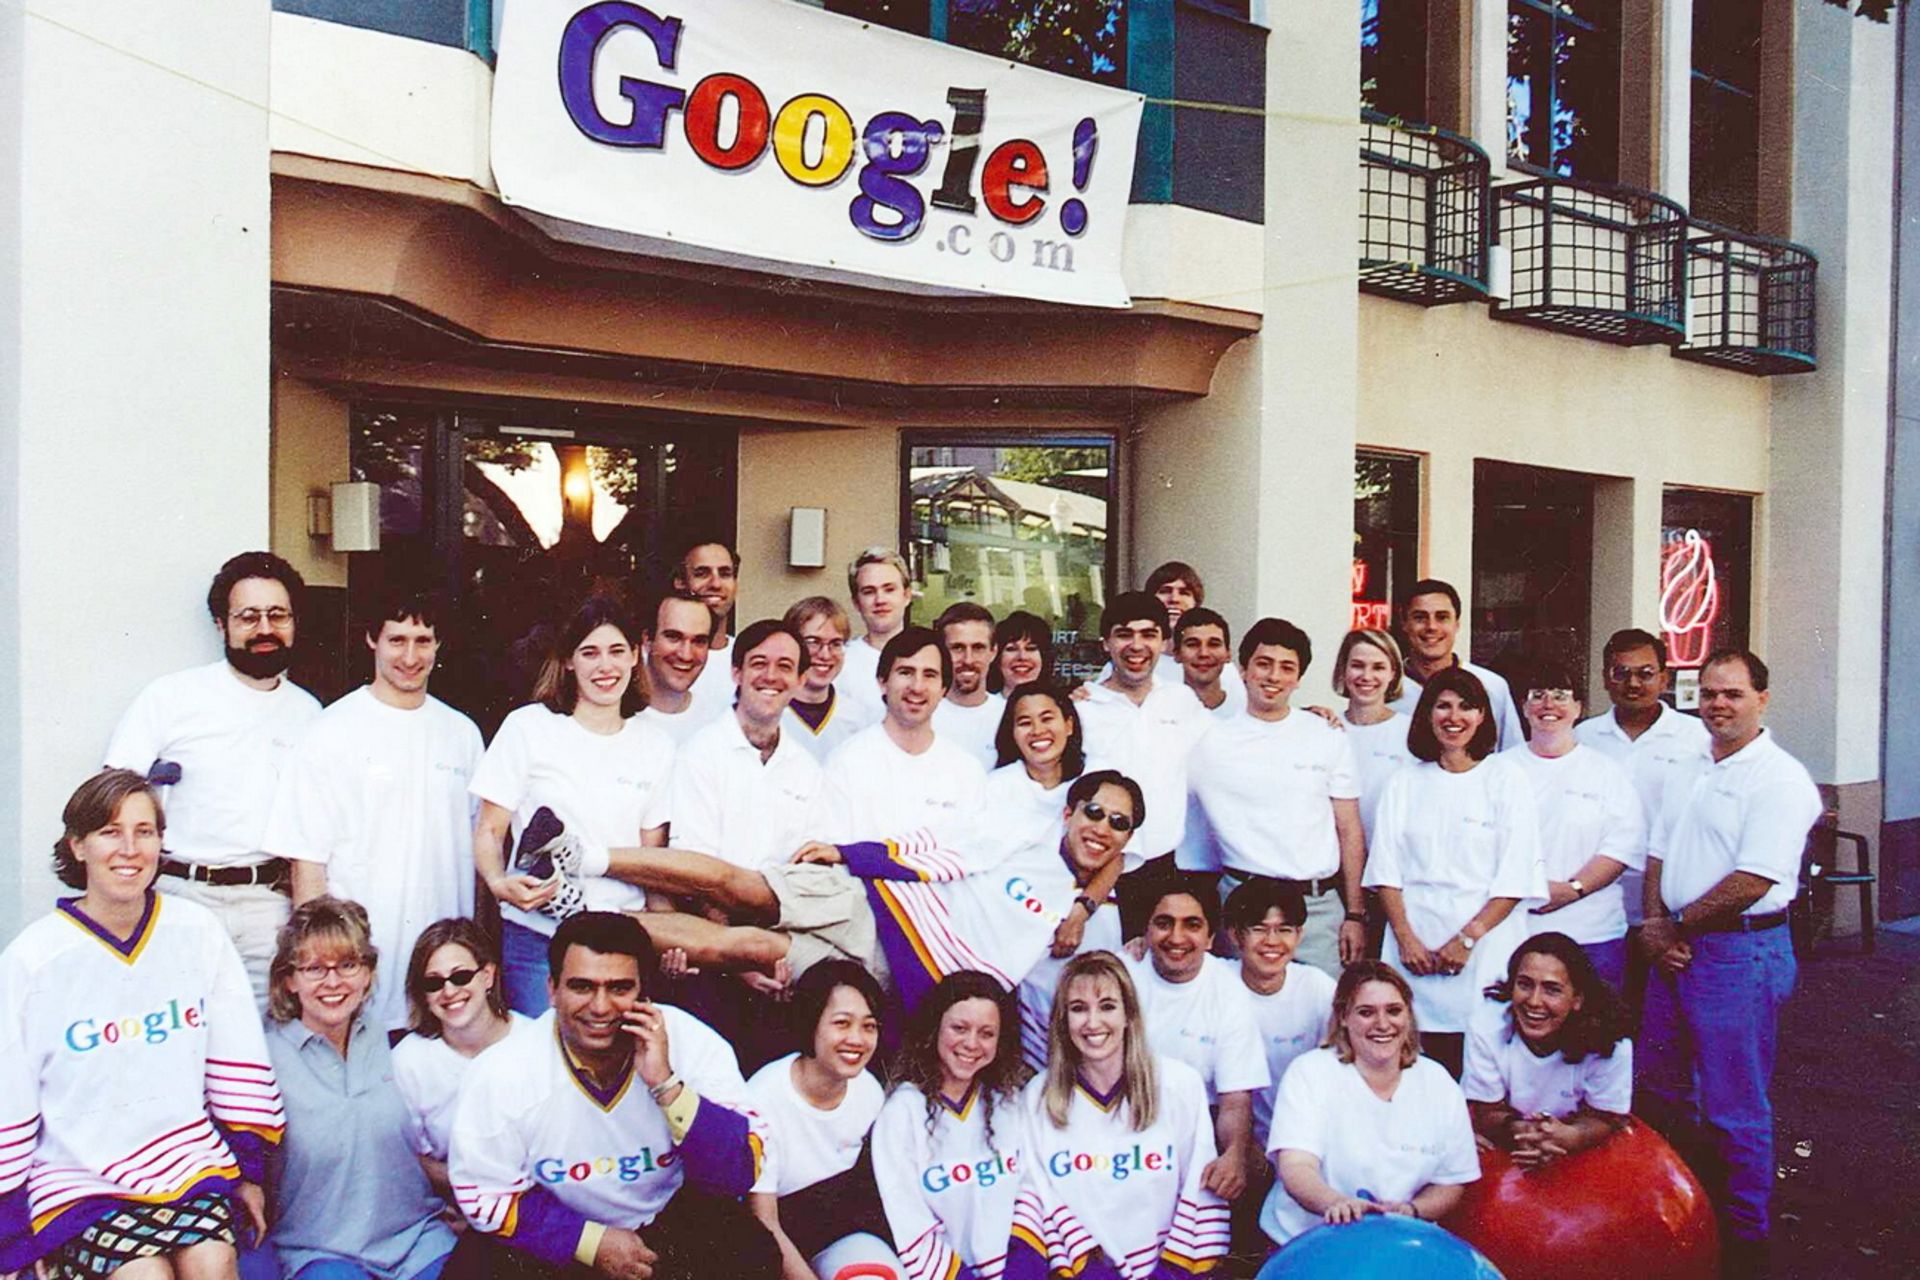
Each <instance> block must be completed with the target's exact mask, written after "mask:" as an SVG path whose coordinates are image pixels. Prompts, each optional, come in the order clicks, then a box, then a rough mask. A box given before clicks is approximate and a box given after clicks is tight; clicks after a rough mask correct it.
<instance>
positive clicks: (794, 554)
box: [787, 507, 827, 569]
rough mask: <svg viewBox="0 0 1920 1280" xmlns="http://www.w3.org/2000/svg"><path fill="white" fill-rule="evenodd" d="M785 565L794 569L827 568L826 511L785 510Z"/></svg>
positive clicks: (815, 508)
mask: <svg viewBox="0 0 1920 1280" xmlns="http://www.w3.org/2000/svg"><path fill="white" fill-rule="evenodd" d="M787 565H788V567H789V568H794V569H824V568H826V567H827V509H826V508H825V507H789V508H788V509H787Z"/></svg>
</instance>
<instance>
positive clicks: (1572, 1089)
mask: <svg viewBox="0 0 1920 1280" xmlns="http://www.w3.org/2000/svg"><path fill="white" fill-rule="evenodd" d="M1626 1035H1627V1015H1626V1011H1625V1009H1624V1008H1623V1007H1622V1005H1621V1003H1620V998H1619V997H1618V996H1616V995H1615V994H1614V991H1613V988H1612V987H1611V986H1610V985H1608V984H1607V983H1606V982H1605V981H1604V980H1602V979H1601V977H1600V975H1599V973H1598V972H1597V971H1596V970H1595V969H1594V966H1593V961H1592V960H1590V959H1588V957H1587V953H1586V951H1585V950H1584V949H1583V948H1582V947H1581V946H1580V944H1579V943H1577V942H1575V941H1574V940H1573V939H1572V938H1569V937H1568V936H1567V935H1566V934H1564V933H1541V934H1536V935H1534V936H1533V937H1531V938H1528V939H1527V940H1526V941H1525V942H1524V943H1522V944H1521V945H1520V947H1519V949H1518V950H1516V951H1515V952H1514V953H1513V957H1512V959H1510V960H1509V961H1508V962H1507V977H1506V980H1505V981H1503V982H1496V983H1494V984H1493V985H1492V986H1490V987H1488V988H1487V999H1486V1002H1485V1004H1483V1005H1482V1006H1481V1008H1480V1009H1479V1010H1478V1011H1477V1012H1476V1014H1475V1016H1474V1019H1473V1024H1472V1026H1471V1028H1470V1029H1469V1030H1468V1033H1467V1062H1466V1071H1465V1073H1464V1074H1463V1075H1462V1076H1461V1079H1460V1085H1461V1088H1462V1090H1463V1091H1464V1092H1465V1093H1466V1095H1467V1101H1468V1105H1469V1107H1470V1108H1471V1110H1472V1112H1473V1127H1474V1132H1475V1133H1476V1134H1477V1135H1478V1137H1479V1139H1480V1141H1481V1142H1482V1143H1483V1144H1487V1145H1493V1146H1500V1147H1506V1148H1509V1149H1511V1150H1512V1152H1513V1160H1514V1163H1515V1164H1518V1165H1522V1166H1526V1167H1538V1166H1540V1165H1543V1164H1546V1163H1548V1162H1549V1161H1552V1160H1556V1159H1558V1158H1560V1157H1561V1156H1569V1155H1572V1154H1573V1153H1574V1152H1576V1151H1580V1150H1584V1149H1585V1148H1587V1147H1590V1146H1592V1145H1593V1144H1594V1143H1596V1142H1599V1141H1601V1140H1602V1139H1604V1138H1606V1137H1608V1136H1610V1135H1611V1134H1612V1133H1613V1132H1614V1131H1615V1130H1616V1129H1618V1128H1619V1127H1620V1126H1621V1125H1623V1124H1625V1123H1626V1120H1627V1110H1628V1108H1629V1107H1630V1106H1631V1105H1632V1102H1633V1042H1632V1041H1631V1040H1628V1039H1627V1038H1626Z"/></svg>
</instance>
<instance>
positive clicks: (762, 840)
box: [673, 715, 827, 870]
mask: <svg viewBox="0 0 1920 1280" xmlns="http://www.w3.org/2000/svg"><path fill="white" fill-rule="evenodd" d="M826 786H827V782H826V774H825V773H824V772H823V771H822V770H821V768H820V765H819V762H817V761H816V760H815V759H814V758H813V755H812V753H810V752H809V751H808V750H807V749H806V748H805V747H804V746H802V745H801V744H800V743H799V741H798V740H797V739H796V738H795V737H794V735H793V734H792V733H790V732H788V731H787V728H786V726H785V725H784V724H783V725H782V727H781V732H780V740H779V741H778V742H777V743H776V744H775V745H774V748H773V754H772V755H771V756H769V757H767V759H766V760H765V762H762V761H761V759H760V748H758V747H756V746H754V745H753V744H752V743H751V742H748V741H747V735H746V733H745V731H744V730H742V729H741V727H740V718H739V717H738V716H737V715H726V716H722V717H721V718H720V719H718V720H716V721H714V722H713V723H712V724H710V725H708V726H707V727H706V728H704V729H702V730H701V731H700V732H699V733H696V734H694V735H693V737H692V738H691V739H690V740H689V741H688V742H687V744H686V746H684V747H683V748H682V749H681V751H680V755H679V758H678V760H677V761H676V762H675V764H674V771H673V847H674V848H676V849H687V850H691V851H692V852H694V853H707V854H712V855H713V856H714V857H716V858H724V859H726V860H727V861H728V862H731V863H733V864H735V865H736V866H742V867H747V868H749V869H751V870H758V869H759V868H761V867H764V866H767V865H769V864H771V863H775V862H786V861H787V860H788V859H790V858H791V857H792V856H793V853H794V850H796V849H798V848H799V847H800V846H801V845H803V844H805V843H806V842H807V841H809V840H818V839H821V838H822V837H823V836H824V835H825V834H826V830H827V810H826Z"/></svg>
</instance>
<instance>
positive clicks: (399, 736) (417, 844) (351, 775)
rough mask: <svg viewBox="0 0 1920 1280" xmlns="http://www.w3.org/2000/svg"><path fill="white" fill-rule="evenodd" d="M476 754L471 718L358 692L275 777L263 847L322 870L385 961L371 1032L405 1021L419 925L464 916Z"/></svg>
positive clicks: (319, 722) (469, 891)
mask: <svg viewBox="0 0 1920 1280" xmlns="http://www.w3.org/2000/svg"><path fill="white" fill-rule="evenodd" d="M543 714H544V712H543ZM480 755H481V745H480V731H479V730H478V729H476V728H474V726H473V721H471V720H469V719H467V718H466V717H465V716H463V715H461V714H460V713H459V712H458V711H455V710H454V709H453V708H452V707H449V706H448V705H447V704H446V703H444V702H441V701H440V700H439V699H438V698H431V697H430V698H428V699H427V700H426V702H425V703H423V704H422V705H421V706H419V707H416V708H414V709H412V710H402V709H401V708H399V707H390V706H388V705H387V704H386V703H384V702H382V701H380V700H379V699H378V698H376V697H374V696H373V690H372V687H371V686H362V687H361V688H359V689H356V690H354V691H353V692H352V693H350V694H348V695H347V696H346V697H344V698H342V699H340V700H339V701H338V702H336V703H334V704H333V705H332V706H330V707H328V708H327V709H326V710H325V711H323V712H321V713H320V715H319V717H318V718H317V719H315V720H314V722H313V725H312V727H311V728H310V729H308V731H307V735H306V737H305V739H303V740H302V741H301V743H300V746H299V748H298V749H297V750H296V751H295V752H294V756H293V760H292V761H291V762H290V763H289V764H288V766H287V770H286V773H285V776H283V777H282V778H281V779H280V789H279V791H278V792H277V793H276V794H275V796H274V801H273V816H272V817H271V818H270V819H269V820H268V822H267V838H266V848H267V851H268V852H269V853H272V854H275V855H278V856H280V857H285V858H299V859H301V860H302V861H306V862H318V863H321V864H322V865H324V866H325V867H326V869H327V891H328V892H329V893H331V894H333V895H334V896H335V897H338V898H350V899H352V900H353V901H355V902H358V903H359V904H360V905H361V906H363V907H365V908H366V909H367V918H368V921H369V923H370V924H371V926H372V932H373V944H374V945H375V946H376V947H378V948H379V949H380V955H381V956H382V957H383V958H384V959H385V960H386V963H385V964H382V965H381V966H380V967H379V970H378V976H377V978H376V979H375V981H374V987H373V992H372V994H371V995H370V996H369V997H368V998H367V1018H368V1021H369V1022H372V1023H374V1024H375V1025H378V1026H381V1027H385V1028H393V1027H403V1026H405V1025H406V1024H407V999H406V992H405V991H404V990H403V988H404V986H405V983H406V971H407V957H409V956H410V955H412V954H413V942H414V939H416V938H418V937H419V936H420V933H421V930H423V929H425V928H426V927H427V926H428V925H430V924H432V923H433V922H434V921H436V920H444V919H446V918H447V917H448V916H469V915H472V914H473V818H474V812H475V809H476V807H477V806H476V805H475V804H474V802H473V800H472V798H471V797H470V796H469V795H468V794H467V787H468V784H469V782H470V781H471V779H472V778H473V775H474V771H475V769H476V768H477V767H478V766H479V763H480Z"/></svg>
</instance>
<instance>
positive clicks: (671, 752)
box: [640, 733, 681, 831]
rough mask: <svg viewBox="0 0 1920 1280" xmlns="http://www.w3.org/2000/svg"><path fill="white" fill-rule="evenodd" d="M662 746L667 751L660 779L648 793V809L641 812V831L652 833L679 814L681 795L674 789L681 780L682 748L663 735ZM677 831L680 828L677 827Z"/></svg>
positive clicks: (663, 759)
mask: <svg viewBox="0 0 1920 1280" xmlns="http://www.w3.org/2000/svg"><path fill="white" fill-rule="evenodd" d="M660 739H661V746H662V747H663V748H664V749H665V750H664V753H663V755H662V756H661V760H660V777H659V779H658V780H657V781H656V782H655V783H654V784H653V787H652V789H651V790H649V791H648V792H647V803H646V807H645V808H644V809H642V810H641V812H640V830H642V831H652V830H655V829H656V828H659V827H664V826H666V825H668V824H669V823H670V822H673V821H674V819H675V818H676V817H677V816H678V814H679V795H678V794H677V793H676V792H675V791H674V787H675V786H676V785H677V784H678V782H679V779H680V771H681V764H680V748H679V746H678V745H677V744H676V743H675V742H674V741H673V739H672V738H671V737H670V736H669V735H667V734H665V733H662V734H661V735H660ZM676 830H678V828H677V827H676Z"/></svg>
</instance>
